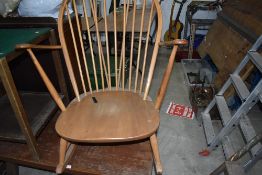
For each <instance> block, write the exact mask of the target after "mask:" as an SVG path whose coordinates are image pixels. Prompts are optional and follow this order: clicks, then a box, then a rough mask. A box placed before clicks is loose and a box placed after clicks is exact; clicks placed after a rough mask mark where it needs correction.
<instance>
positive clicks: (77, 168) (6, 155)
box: [0, 32, 153, 175]
mask: <svg viewBox="0 0 262 175" xmlns="http://www.w3.org/2000/svg"><path fill="white" fill-rule="evenodd" d="M48 36H49V35H48V32H47V33H44V34H43V35H41V37H40V38H37V39H36V40H33V41H32V42H33V43H39V42H41V41H43V40H44V39H46V38H48ZM22 52H24V51H14V52H12V53H11V52H10V54H8V56H7V55H6V56H5V57H3V58H2V59H0V75H1V79H2V81H3V83H4V84H5V86H6V89H7V92H8V97H9V98H10V101H11V102H12V106H13V108H14V110H15V111H16V117H17V119H18V121H19V123H20V125H21V126H23V127H24V129H25V130H24V133H25V135H27V136H28V137H27V140H28V141H27V143H29V144H28V146H29V148H30V149H28V146H27V145H26V144H23V143H14V142H8V141H0V160H2V161H5V162H8V167H11V168H12V172H14V174H18V168H17V165H22V166H28V167H33V168H38V169H43V170H48V171H53V172H54V171H55V168H56V165H57V163H58V153H59V140H60V139H59V136H58V135H57V133H56V131H55V122H56V120H57V115H58V114H59V112H57V113H56V116H55V117H53V118H52V119H51V121H50V122H49V123H48V124H47V126H46V127H45V129H44V130H43V131H42V132H41V133H40V135H39V136H38V137H37V139H36V138H35V137H33V136H32V130H31V128H30V127H29V125H28V121H27V115H26V113H25V110H24V108H23V106H22V102H21V99H20V98H19V95H18V92H17V89H16V87H15V84H14V81H13V79H12V75H11V73H10V69H9V66H8V61H11V60H13V59H15V57H13V56H12V55H14V56H16V55H17V54H18V53H20V54H21V53H22ZM32 155H34V156H32ZM38 158H39V159H38ZM69 164H70V165H71V169H66V171H65V172H66V173H70V174H81V175H83V174H96V175H97V174H105V175H112V174H114V175H117V174H127V175H131V174H132V175H142V174H143V175H144V174H148V175H149V174H151V171H152V166H153V157H152V151H151V146H150V142H149V141H148V140H142V141H139V142H129V143H115V144H100V145H96V144H81V145H79V146H77V149H76V151H75V153H74V156H73V157H72V159H71V160H70V162H69Z"/></svg>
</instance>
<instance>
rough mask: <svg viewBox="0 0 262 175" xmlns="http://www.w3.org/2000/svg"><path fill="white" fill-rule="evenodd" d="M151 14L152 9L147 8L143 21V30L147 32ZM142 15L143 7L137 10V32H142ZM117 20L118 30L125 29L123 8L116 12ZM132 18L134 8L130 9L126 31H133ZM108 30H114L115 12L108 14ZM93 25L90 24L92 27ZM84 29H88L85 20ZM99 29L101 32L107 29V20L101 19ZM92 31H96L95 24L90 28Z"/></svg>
mask: <svg viewBox="0 0 262 175" xmlns="http://www.w3.org/2000/svg"><path fill="white" fill-rule="evenodd" d="M149 16H150V9H147V8H146V9H145V15H144V23H143V29H142V32H147V28H148V25H151V22H152V21H150V22H149ZM141 17H142V9H138V10H136V17H135V19H136V20H135V29H134V31H135V32H140V25H141ZM116 18H117V22H116V28H117V31H122V29H123V9H120V11H118V12H117V14H116ZM132 19H133V9H131V10H129V12H128V18H127V27H126V32H132ZM90 23H92V24H93V20H91V21H90ZM107 24H108V26H107V30H108V32H114V13H110V14H109V15H108V16H107ZM91 26H92V25H90V27H91ZM82 27H83V28H82V30H86V24H85V21H84V20H83V21H82ZM98 29H99V31H101V32H104V31H105V21H104V19H102V20H99V22H98ZM90 31H91V32H95V26H94V25H93V27H91V28H90Z"/></svg>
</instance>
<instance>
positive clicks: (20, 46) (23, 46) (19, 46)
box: [16, 44, 62, 49]
mask: <svg viewBox="0 0 262 175" xmlns="http://www.w3.org/2000/svg"><path fill="white" fill-rule="evenodd" d="M61 48H62V47H61V46H60V45H37V44H17V45H16V49H61Z"/></svg>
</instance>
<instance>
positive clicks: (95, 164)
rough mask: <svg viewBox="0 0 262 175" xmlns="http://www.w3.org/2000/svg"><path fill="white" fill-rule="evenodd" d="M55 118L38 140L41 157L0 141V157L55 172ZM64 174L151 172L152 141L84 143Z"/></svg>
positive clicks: (135, 174) (131, 174) (134, 174)
mask: <svg viewBox="0 0 262 175" xmlns="http://www.w3.org/2000/svg"><path fill="white" fill-rule="evenodd" d="M56 119H57V118H56V117H54V118H53V119H52V120H51V121H50V122H49V124H48V125H47V127H46V129H45V130H43V132H42V133H41V134H40V136H39V137H38V139H37V144H38V147H39V153H40V160H39V161H35V160H34V159H33V158H32V156H31V155H30V153H29V152H28V149H27V147H26V145H25V144H21V143H11V142H3V141H0V160H4V161H8V162H12V163H13V164H19V165H23V166H28V167H34V168H39V169H44V170H48V171H53V172H54V171H55V168H56V165H57V163H58V152H59V136H58V135H57V134H56V131H55V122H56ZM69 165H71V169H66V170H65V173H70V174H79V175H83V174H88V175H91V174H92V175H98V174H101V175H102V174H103V175H122V174H126V175H150V174H151V171H152V165H153V159H152V152H151V146H150V142H149V141H148V140H144V141H143V140H142V141H140V142H130V143H123V144H121V143H118V144H100V145H96V144H82V145H80V146H77V148H76V151H75V153H74V156H73V157H72V159H71V160H70V162H69Z"/></svg>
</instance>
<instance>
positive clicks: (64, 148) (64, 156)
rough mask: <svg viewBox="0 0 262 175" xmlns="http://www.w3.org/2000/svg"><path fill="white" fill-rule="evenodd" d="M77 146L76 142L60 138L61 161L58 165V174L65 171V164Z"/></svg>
mask: <svg viewBox="0 0 262 175" xmlns="http://www.w3.org/2000/svg"><path fill="white" fill-rule="evenodd" d="M75 148H76V146H75V144H72V143H69V142H68V141H66V140H65V139H63V138H61V139H60V148H59V163H58V165H57V167H56V174H61V173H62V172H63V171H64V169H65V166H66V165H67V163H68V161H69V160H70V158H71V157H72V155H73V152H74V150H75Z"/></svg>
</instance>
